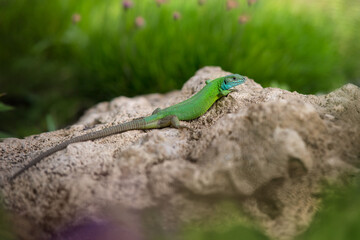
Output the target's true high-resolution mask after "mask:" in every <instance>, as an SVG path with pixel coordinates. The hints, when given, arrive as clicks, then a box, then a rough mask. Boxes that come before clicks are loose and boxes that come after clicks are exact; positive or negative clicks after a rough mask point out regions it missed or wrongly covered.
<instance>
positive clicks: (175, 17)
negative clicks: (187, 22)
mask: <svg viewBox="0 0 360 240" xmlns="http://www.w3.org/2000/svg"><path fill="white" fill-rule="evenodd" d="M173 18H174V20H179V19H180V18H181V14H180V13H179V12H174V13H173Z"/></svg>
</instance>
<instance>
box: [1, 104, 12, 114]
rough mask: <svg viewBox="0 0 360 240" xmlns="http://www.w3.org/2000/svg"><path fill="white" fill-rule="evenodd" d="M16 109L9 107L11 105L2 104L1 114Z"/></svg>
mask: <svg viewBox="0 0 360 240" xmlns="http://www.w3.org/2000/svg"><path fill="white" fill-rule="evenodd" d="M12 109H14V108H13V107H11V106H9V105H6V104H4V103H2V102H0V112H5V111H10V110H12Z"/></svg>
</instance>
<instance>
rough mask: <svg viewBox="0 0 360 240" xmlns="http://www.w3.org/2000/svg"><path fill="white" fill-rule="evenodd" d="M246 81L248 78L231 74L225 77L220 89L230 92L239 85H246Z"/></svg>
mask: <svg viewBox="0 0 360 240" xmlns="http://www.w3.org/2000/svg"><path fill="white" fill-rule="evenodd" d="M245 80H246V77H244V76H241V75H239V74H231V75H227V76H225V77H224V79H223V81H222V83H221V85H220V88H221V89H222V90H229V89H230V88H232V87H235V86H237V85H240V84H242V83H244V82H245Z"/></svg>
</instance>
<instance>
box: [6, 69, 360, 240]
mask: <svg viewBox="0 0 360 240" xmlns="http://www.w3.org/2000/svg"><path fill="white" fill-rule="evenodd" d="M227 74H229V73H227V72H224V71H223V70H221V69H220V68H219V67H205V68H203V69H201V70H199V71H198V72H197V73H196V75H195V76H194V77H192V78H191V79H190V80H189V81H187V82H186V83H185V85H184V86H183V88H182V89H181V91H175V92H170V93H168V94H164V95H161V94H150V95H144V96H139V97H134V98H127V97H118V98H116V99H114V100H112V101H111V102H103V103H99V104H98V105H96V106H95V107H93V108H91V109H90V110H88V111H87V112H86V113H85V115H84V116H83V117H82V118H81V119H80V120H79V121H78V122H77V123H76V124H75V125H73V126H70V127H69V128H66V129H61V130H58V131H54V132H48V133H43V134H40V135H35V136H30V137H27V138H25V139H15V138H11V139H6V140H5V141H3V142H2V143H0V159H1V166H0V173H1V178H2V179H1V180H2V187H1V194H2V198H3V203H4V204H5V206H6V208H7V209H8V210H9V211H11V212H14V213H17V214H19V215H22V216H24V217H26V218H27V219H32V220H33V222H34V223H35V224H36V226H37V227H38V228H39V229H42V230H43V231H45V232H54V231H56V230H58V229H60V228H61V227H63V226H65V225H66V224H69V223H71V222H74V221H76V219H80V218H81V217H82V216H92V215H94V216H95V215H97V214H99V212H100V211H102V209H103V208H104V207H106V206H109V205H111V206H121V208H122V209H133V210H137V211H144V210H146V209H151V208H156V209H157V210H158V211H159V212H160V215H161V216H162V219H163V221H162V222H161V224H162V226H163V228H173V227H174V226H178V225H179V224H186V223H189V222H196V221H198V222H201V221H202V220H203V219H204V218H207V219H209V218H212V217H213V218H216V217H217V214H216V212H221V211H222V210H221V209H220V207H219V205H221V204H219V203H220V202H221V201H222V200H229V199H232V200H233V201H235V202H236V204H238V205H239V206H240V207H241V209H242V214H240V213H238V214H232V213H228V216H232V218H237V217H240V216H238V215H244V216H245V217H250V218H251V219H254V220H255V222H256V223H258V224H259V225H260V226H261V227H262V229H264V231H265V232H266V233H267V234H268V235H270V236H272V237H275V238H278V239H291V238H292V237H294V236H295V235H296V234H298V233H299V232H301V231H302V230H304V229H305V228H306V226H308V225H309V223H310V222H311V218H312V216H313V214H314V212H315V211H316V207H317V204H318V201H319V200H318V198H316V197H315V196H316V194H317V193H319V191H321V188H320V186H321V183H322V182H323V181H324V180H327V181H337V180H338V179H340V178H341V177H343V176H348V175H351V174H353V173H355V172H357V171H358V168H359V164H360V162H359V161H360V148H359V143H360V89H359V88H358V87H356V86H355V85H352V84H347V85H345V86H343V87H341V88H339V89H337V90H335V91H333V92H331V93H329V94H326V95H320V96H314V95H302V94H299V93H296V92H289V91H286V90H281V89H276V88H262V87H261V86H260V85H259V84H257V83H256V82H255V81H253V80H251V79H248V80H247V81H246V83H245V84H242V85H240V86H238V87H236V88H237V89H238V90H239V91H238V92H233V93H231V94H230V95H229V96H228V97H225V98H222V99H220V100H219V101H217V102H216V103H215V104H214V105H213V106H212V108H211V109H210V110H209V111H208V112H207V113H206V114H204V115H203V116H201V117H200V118H198V119H196V120H193V121H190V122H186V123H184V124H186V125H187V126H188V127H189V128H190V129H181V130H178V129H172V128H165V129H155V130H148V131H140V130H135V131H129V132H125V133H122V134H116V135H112V136H109V137H106V138H102V139H97V140H94V141H87V142H81V143H75V144H71V145H69V146H68V147H67V148H66V149H65V150H62V151H59V152H57V153H55V154H53V155H51V156H49V157H47V158H46V159H44V160H42V161H41V162H40V163H39V164H37V165H36V167H32V168H31V169H29V170H28V171H27V172H25V173H24V174H23V175H22V176H20V177H19V178H18V179H16V180H15V181H14V182H13V183H11V184H10V183H8V182H7V181H6V177H8V176H10V175H11V174H12V173H14V172H15V171H16V170H17V169H19V168H20V167H22V166H24V165H25V164H26V163H27V162H28V161H29V160H30V159H31V158H32V157H34V156H36V155H37V154H39V152H40V151H42V150H44V149H47V148H50V147H52V146H54V145H56V144H58V143H59V142H62V141H64V140H66V139H69V138H72V137H74V136H78V135H82V134H84V133H87V132H89V131H94V130H99V129H102V128H104V127H108V126H111V125H114V124H118V123H121V122H125V121H128V120H131V119H134V118H138V117H142V116H145V115H149V114H151V112H152V111H153V110H154V109H155V108H157V107H160V108H164V107H167V106H169V105H172V104H175V103H177V102H180V101H182V100H184V99H186V98H188V97H189V96H191V95H192V94H194V93H196V92H197V91H199V90H200V89H201V88H202V87H203V86H204V85H205V80H207V79H213V78H216V77H220V76H224V75H227ZM225 214H226V213H225Z"/></svg>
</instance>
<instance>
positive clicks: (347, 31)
mask: <svg viewBox="0 0 360 240" xmlns="http://www.w3.org/2000/svg"><path fill="white" fill-rule="evenodd" d="M359 7H360V2H359V1H357V0H327V1H325V0H322V1H310V0H293V1H286V0H272V1H265V0H258V1H256V0H248V1H245V0H238V1H236V0H229V1H225V0H188V1H181V0H168V1H164V0H156V1H155V0H137V1H136V0H133V1H130V0H124V1H119V0H104V1H94V0H76V1H75V0H52V1H45V0H32V1H27V0H0V16H1V17H0V93H6V95H4V96H3V97H1V98H0V101H1V102H3V103H5V104H7V105H10V106H12V107H13V109H12V110H10V111H6V112H1V113H0V114H1V117H0V137H6V136H16V137H23V136H27V135H30V134H35V133H39V132H42V131H46V130H55V129H57V128H61V127H64V126H66V125H68V124H71V123H73V122H75V121H76V119H78V117H79V116H81V114H82V113H83V111H84V110H85V109H87V108H89V107H90V106H92V105H93V104H95V103H97V102H99V101H107V100H110V99H112V98H114V97H116V96H119V95H125V96H135V95H139V94H146V93H153V92H160V93H163V92H166V91H169V90H173V89H179V88H181V86H182V84H183V83H184V82H185V81H186V80H187V79H189V77H191V76H192V75H193V74H194V73H195V71H196V70H198V69H199V68H201V67H203V66H207V65H216V66H221V67H222V68H223V69H224V70H227V71H230V72H234V73H240V74H243V75H247V76H249V77H250V78H253V79H255V80H256V81H257V82H259V83H260V84H262V85H263V86H276V87H282V88H286V89H289V90H292V91H293V90H296V91H298V92H301V93H319V92H328V91H330V90H332V89H334V88H336V87H339V86H341V85H342V84H344V83H346V82H357V81H359V79H360V68H359V66H360V58H359V56H360V45H359V44H358V40H359V39H360V31H359V27H358V26H360V14H359V12H360V11H359Z"/></svg>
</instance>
